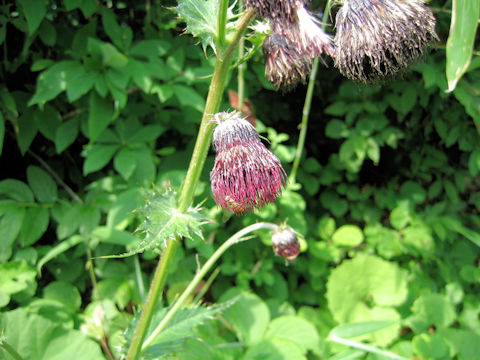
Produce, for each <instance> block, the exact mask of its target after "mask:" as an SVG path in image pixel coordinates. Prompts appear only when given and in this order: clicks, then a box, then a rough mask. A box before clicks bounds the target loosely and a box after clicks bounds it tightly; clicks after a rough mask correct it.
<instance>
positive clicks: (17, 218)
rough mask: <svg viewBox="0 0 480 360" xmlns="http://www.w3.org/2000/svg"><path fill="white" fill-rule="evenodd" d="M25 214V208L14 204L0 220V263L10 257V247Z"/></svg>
mask: <svg viewBox="0 0 480 360" xmlns="http://www.w3.org/2000/svg"><path fill="white" fill-rule="evenodd" d="M25 213H26V210H25V208H23V207H20V206H18V205H17V204H15V203H14V204H11V206H10V207H9V209H8V211H7V212H5V213H4V214H3V216H2V217H1V218H0V239H1V241H0V262H2V261H5V260H7V259H8V258H9V257H10V254H11V246H12V244H13V242H14V241H15V239H16V238H17V236H18V234H19V233H20V229H21V227H22V223H23V219H24V217H25Z"/></svg>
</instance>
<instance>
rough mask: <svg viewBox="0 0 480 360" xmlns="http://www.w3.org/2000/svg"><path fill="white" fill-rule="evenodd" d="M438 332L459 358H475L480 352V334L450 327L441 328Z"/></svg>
mask: <svg viewBox="0 0 480 360" xmlns="http://www.w3.org/2000/svg"><path fill="white" fill-rule="evenodd" d="M438 333H439V335H440V336H442V337H443V338H444V339H445V340H446V341H447V342H448V343H449V344H450V345H451V348H453V351H454V353H455V354H457V355H458V358H459V359H475V358H476V357H477V355H478V354H480V335H479V334H478V333H477V334H475V333H474V332H471V331H466V330H461V329H452V328H448V329H441V330H440V331H438ZM453 355H454V354H452V356H453Z"/></svg>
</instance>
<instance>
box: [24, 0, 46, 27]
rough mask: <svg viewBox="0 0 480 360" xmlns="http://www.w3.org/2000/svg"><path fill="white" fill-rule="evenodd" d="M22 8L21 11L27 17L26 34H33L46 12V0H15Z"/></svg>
mask: <svg viewBox="0 0 480 360" xmlns="http://www.w3.org/2000/svg"><path fill="white" fill-rule="evenodd" d="M17 1H18V2H19V3H20V5H21V6H22V8H23V13H24V14H25V18H26V19H27V24H28V34H29V35H30V36H32V35H33V33H34V32H35V30H37V29H38V27H39V26H40V24H41V22H42V20H43V18H44V16H45V14H46V13H47V4H48V1H46V0H17Z"/></svg>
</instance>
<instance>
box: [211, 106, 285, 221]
mask: <svg viewBox="0 0 480 360" xmlns="http://www.w3.org/2000/svg"><path fill="white" fill-rule="evenodd" d="M213 121H215V122H217V124H218V125H217V127H216V128H215V131H214V133H213V146H214V148H215V151H216V153H217V154H216V157H215V165H214V167H213V170H212V171H211V172H210V181H211V185H212V193H213V198H214V199H215V202H216V203H217V205H219V206H221V207H223V208H224V209H227V210H231V211H233V212H234V213H236V214H245V213H246V212H247V211H252V210H253V209H254V208H261V207H263V206H265V205H266V204H267V203H271V202H273V201H274V200H275V199H276V198H277V197H278V196H279V195H280V194H281V192H282V186H284V185H285V178H286V174H285V171H284V170H283V167H282V164H281V163H280V160H279V159H278V158H277V157H276V156H275V155H274V154H273V153H272V152H271V151H270V150H268V149H267V148H266V147H265V145H263V143H262V142H261V141H260V138H259V137H258V132H257V130H256V129H255V127H254V126H253V125H252V124H250V123H249V122H248V121H247V120H246V119H244V118H242V117H241V116H240V114H239V113H238V112H233V113H226V112H224V113H218V114H216V115H214V117H213Z"/></svg>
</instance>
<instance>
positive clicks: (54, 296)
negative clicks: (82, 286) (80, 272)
mask: <svg viewBox="0 0 480 360" xmlns="http://www.w3.org/2000/svg"><path fill="white" fill-rule="evenodd" d="M43 297H44V298H45V299H51V300H56V301H58V302H60V303H62V304H63V305H64V306H65V307H66V308H68V309H69V310H70V311H71V312H76V311H77V310H78V309H80V306H81V305H82V298H81V296H80V293H79V291H78V289H77V288H76V287H75V286H73V285H72V284H70V283H67V282H65V281H54V282H51V283H50V284H48V285H47V286H45V287H44V288H43Z"/></svg>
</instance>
